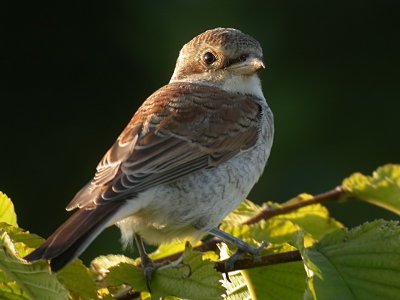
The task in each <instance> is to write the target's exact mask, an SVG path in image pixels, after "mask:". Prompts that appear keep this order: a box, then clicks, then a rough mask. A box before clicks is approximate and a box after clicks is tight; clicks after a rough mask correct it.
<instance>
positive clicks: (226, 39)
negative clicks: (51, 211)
mask: <svg viewBox="0 0 400 300" xmlns="http://www.w3.org/2000/svg"><path fill="white" fill-rule="evenodd" d="M264 68H265V65H264V63H263V52H262V48H261V45H260V43H259V42H258V41H257V40H256V39H255V38H253V37H252V36H250V35H248V34H245V33H243V32H241V31H240V30H237V29H234V28H222V27H218V28H214V29H210V30H206V31H205V32H203V33H201V34H199V35H197V36H195V37H194V38H193V39H192V40H190V41H189V42H188V43H186V44H184V46H183V47H182V48H181V50H180V52H179V55H178V59H177V61H176V65H175V69H174V72H173V74H172V77H171V79H170V81H169V83H168V84H166V85H164V86H163V87H161V88H160V89H158V90H156V91H155V92H154V93H153V94H151V95H150V96H149V97H148V98H147V99H146V100H145V101H144V102H143V104H142V105H141V106H140V107H139V109H138V110H137V112H136V113H135V114H134V115H133V117H132V119H131V120H130V121H129V123H128V124H127V126H126V128H125V129H124V130H123V131H122V133H121V134H120V135H119V137H118V138H117V140H116V141H115V142H114V144H113V145H112V146H111V148H110V149H109V150H108V151H107V152H106V154H105V155H104V157H103V158H102V159H101V161H100V162H99V164H98V166H97V168H96V171H95V174H94V177H93V179H92V180H90V181H89V183H87V184H86V185H85V186H84V187H83V188H82V189H81V190H80V191H79V192H78V193H77V194H76V195H75V197H74V198H73V199H72V200H71V202H70V203H69V204H68V206H67V207H66V210H67V211H72V210H76V211H75V212H74V213H73V214H72V215H71V216H70V217H69V218H68V219H67V220H66V221H65V222H64V223H63V224H62V225H61V226H60V227H59V228H58V229H56V230H55V231H54V233H53V234H51V235H50V236H49V237H48V238H47V240H46V241H45V242H44V243H43V244H42V245H41V246H40V247H39V248H37V249H36V250H34V251H33V252H31V253H30V254H28V255H27V256H26V257H25V259H26V260H27V261H29V262H33V261H37V260H40V259H46V260H49V261H50V267H51V270H52V271H53V272H57V271H58V270H60V269H62V268H63V267H64V266H65V265H67V264H68V263H69V262H71V261H72V260H73V259H75V258H76V257H78V256H79V255H80V254H82V252H84V251H85V249H86V248H87V247H88V246H89V245H90V243H91V242H92V241H93V240H94V239H95V238H96V237H97V236H98V235H99V234H100V233H101V232H102V231H103V230H104V229H105V228H107V227H109V226H112V225H116V226H118V227H119V228H120V230H121V241H122V243H123V244H124V245H129V244H131V243H133V241H134V240H135V241H136V244H137V247H138V252H139V254H140V258H141V261H142V266H143V267H144V268H145V276H146V279H147V280H151V273H152V272H153V270H154V264H152V262H151V260H150V258H149V257H148V255H147V253H146V251H145V248H144V243H146V244H151V245H158V244H161V243H165V242H170V241H173V240H200V239H201V238H203V237H204V236H206V235H211V236H214V237H217V238H220V239H222V240H223V241H226V242H227V243H229V244H232V245H233V246H236V248H237V249H238V250H237V251H238V253H239V252H240V253H250V254H257V253H258V252H259V250H260V249H259V248H255V247H252V246H250V245H248V244H246V243H245V242H244V241H242V240H240V239H238V238H236V237H234V236H232V235H230V234H228V233H226V232H224V231H222V230H220V229H219V228H218V226H219V224H220V223H221V221H222V220H223V218H224V217H225V216H227V215H228V214H229V213H230V212H232V211H233V210H234V209H235V208H236V207H237V206H238V205H239V204H240V203H241V202H242V201H243V200H244V199H245V198H246V197H247V195H248V194H249V192H250V191H251V189H252V188H253V186H254V185H255V184H256V182H257V181H258V180H259V178H260V176H261V175H262V173H263V171H264V168H265V166H266V163H267V160H268V158H269V155H270V152H271V147H272V144H273V136H274V120H273V113H272V111H271V109H270V108H269V106H268V104H267V101H266V99H265V97H264V95H263V91H262V86H261V81H260V78H259V76H258V71H259V70H261V69H264ZM240 253H239V254H240ZM234 256H235V255H233V256H232V257H231V258H232V259H233V257H234ZM235 257H236V256H235ZM236 258H237V257H236ZM146 266H148V267H147V268H146Z"/></svg>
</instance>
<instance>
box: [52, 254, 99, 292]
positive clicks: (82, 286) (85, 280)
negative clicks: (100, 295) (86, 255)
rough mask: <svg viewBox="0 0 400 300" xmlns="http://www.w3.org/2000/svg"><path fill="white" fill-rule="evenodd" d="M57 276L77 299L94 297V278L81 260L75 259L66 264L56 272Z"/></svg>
mask: <svg viewBox="0 0 400 300" xmlns="http://www.w3.org/2000/svg"><path fill="white" fill-rule="evenodd" d="M57 278H58V280H59V281H60V282H61V283H62V284H63V285H64V286H65V287H66V288H67V289H68V290H69V292H70V294H71V295H74V296H75V297H76V298H77V299H78V298H79V299H95V298H96V295H97V287H96V284H95V281H94V278H93V277H92V274H91V273H90V271H89V269H88V268H86V267H85V266H84V265H83V263H82V261H81V260H79V259H76V260H74V261H73V262H72V263H70V264H69V265H67V266H66V267H65V268H64V269H62V270H61V271H60V272H58V273H57Z"/></svg>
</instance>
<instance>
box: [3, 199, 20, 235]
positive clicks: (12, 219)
mask: <svg viewBox="0 0 400 300" xmlns="http://www.w3.org/2000/svg"><path fill="white" fill-rule="evenodd" d="M0 222H4V223H8V224H10V225H12V226H15V227H18V224H17V215H16V214H15V211H14V204H13V203H12V202H11V200H10V198H8V197H7V195H6V194H4V193H2V192H0Z"/></svg>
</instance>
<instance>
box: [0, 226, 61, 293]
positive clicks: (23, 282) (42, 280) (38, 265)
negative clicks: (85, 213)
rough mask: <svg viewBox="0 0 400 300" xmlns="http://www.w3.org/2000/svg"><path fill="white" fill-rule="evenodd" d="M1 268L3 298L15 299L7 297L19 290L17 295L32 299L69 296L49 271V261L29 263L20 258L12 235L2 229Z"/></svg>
mask: <svg viewBox="0 0 400 300" xmlns="http://www.w3.org/2000/svg"><path fill="white" fill-rule="evenodd" d="M0 270H1V273H3V276H1V278H2V281H3V282H2V288H3V290H2V291H1V292H0V295H3V296H4V298H2V299H13V298H12V297H11V296H10V297H8V298H6V295H7V293H10V291H12V292H14V291H17V294H16V295H17V296H18V295H19V296H21V297H30V298H32V299H67V298H68V292H67V291H66V289H65V288H64V287H63V286H62V285H61V284H60V283H59V282H58V280H57V278H56V276H55V275H54V274H50V273H49V268H48V264H47V262H44V261H39V262H35V263H33V264H28V263H26V262H25V261H24V260H22V259H21V258H19V256H18V254H17V252H16V250H15V247H14V245H13V243H12V240H11V238H10V236H9V235H8V233H7V232H5V231H0ZM18 287H19V289H18ZM10 288H11V289H10ZM18 291H20V292H18ZM16 299H18V298H16ZM20 299H23V298H20Z"/></svg>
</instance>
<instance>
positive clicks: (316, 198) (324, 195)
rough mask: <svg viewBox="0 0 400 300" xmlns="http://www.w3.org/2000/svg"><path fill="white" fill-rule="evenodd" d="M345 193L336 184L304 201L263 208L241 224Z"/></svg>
mask: <svg viewBox="0 0 400 300" xmlns="http://www.w3.org/2000/svg"><path fill="white" fill-rule="evenodd" d="M344 194H345V191H344V189H343V187H342V186H338V187H336V188H335V189H333V190H331V191H328V192H326V193H322V194H319V195H317V196H314V197H313V198H311V199H309V200H305V201H299V202H296V203H294V204H288V205H286V206H283V207H281V208H275V209H269V208H265V209H263V210H262V211H260V212H259V213H258V214H257V215H255V216H253V217H251V218H250V219H248V220H247V221H246V222H244V223H242V224H243V225H251V224H255V223H258V222H260V221H261V220H269V219H271V218H273V217H275V216H278V215H283V214H287V213H289V212H291V211H294V210H296V209H299V208H301V207H304V206H308V205H312V204H316V203H321V202H324V201H327V200H334V199H338V198H340V197H341V196H343V195H344Z"/></svg>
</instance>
